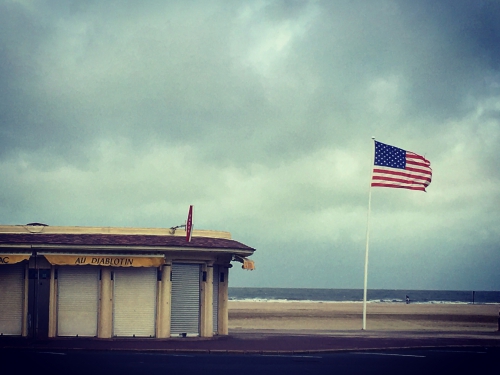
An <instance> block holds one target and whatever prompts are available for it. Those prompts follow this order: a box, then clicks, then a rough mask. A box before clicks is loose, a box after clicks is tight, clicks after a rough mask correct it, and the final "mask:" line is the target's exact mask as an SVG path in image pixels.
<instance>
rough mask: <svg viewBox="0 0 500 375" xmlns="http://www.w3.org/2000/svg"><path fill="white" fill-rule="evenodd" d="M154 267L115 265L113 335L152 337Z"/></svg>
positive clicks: (154, 290)
mask: <svg viewBox="0 0 500 375" xmlns="http://www.w3.org/2000/svg"><path fill="white" fill-rule="evenodd" d="M156 289H157V269H156V268H117V269H115V271H114V298H113V334H114V335H115V336H129V337H130V336H138V337H154V336H155V319H156Z"/></svg>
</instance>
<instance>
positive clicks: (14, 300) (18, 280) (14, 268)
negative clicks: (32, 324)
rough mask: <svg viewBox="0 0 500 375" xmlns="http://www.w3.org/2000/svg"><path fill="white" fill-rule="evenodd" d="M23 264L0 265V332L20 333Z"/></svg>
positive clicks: (4, 333) (7, 333)
mask: <svg viewBox="0 0 500 375" xmlns="http://www.w3.org/2000/svg"><path fill="white" fill-rule="evenodd" d="M24 269H25V266H24V264H11V265H2V266H0V285H1V288H0V334H2V335H21V334H22V320H23V300H24V298H23V295H24Z"/></svg>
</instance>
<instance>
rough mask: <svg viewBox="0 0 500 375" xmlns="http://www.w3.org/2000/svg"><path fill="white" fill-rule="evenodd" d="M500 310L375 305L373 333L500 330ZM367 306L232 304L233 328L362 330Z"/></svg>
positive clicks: (370, 315) (371, 307) (370, 316)
mask: <svg viewBox="0 0 500 375" xmlns="http://www.w3.org/2000/svg"><path fill="white" fill-rule="evenodd" d="M499 308H500V305H498V304H494V305H472V304H409V305H407V304H404V303H369V304H368V305H367V318H366V321H367V327H366V328H367V329H373V330H388V331H390V330H393V331H411V330H435V331H485V332H491V331H496V330H497V329H498V317H499V315H498V314H499ZM362 317H363V304H362V303H338V302H246V301H244V302H243V301H229V329H230V330H231V329H245V330H246V329H276V330H359V329H361V327H362V319H363V318H362Z"/></svg>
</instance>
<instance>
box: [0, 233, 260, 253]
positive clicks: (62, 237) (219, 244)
mask: <svg viewBox="0 0 500 375" xmlns="http://www.w3.org/2000/svg"><path fill="white" fill-rule="evenodd" d="M42 244H43V245H70V246H90V247H91V246H123V247H175V248H206V249H231V250H247V251H255V249H254V248H251V247H250V246H247V245H244V244H242V243H241V242H238V241H235V240H231V239H226V238H209V237H192V239H191V242H187V241H186V239H185V238H184V237H180V236H158V235H136V234H73V233H70V234H61V233H57V234H45V233H36V234H34V233H32V234H12V233H0V245H31V246H32V247H36V245H42Z"/></svg>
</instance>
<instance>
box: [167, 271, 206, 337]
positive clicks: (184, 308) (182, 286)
mask: <svg viewBox="0 0 500 375" xmlns="http://www.w3.org/2000/svg"><path fill="white" fill-rule="evenodd" d="M170 332H171V334H172V335H175V336H177V335H186V336H193V335H196V336H198V335H199V334H200V265H199V264H182V263H174V264H172V321H171V328H170Z"/></svg>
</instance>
